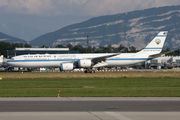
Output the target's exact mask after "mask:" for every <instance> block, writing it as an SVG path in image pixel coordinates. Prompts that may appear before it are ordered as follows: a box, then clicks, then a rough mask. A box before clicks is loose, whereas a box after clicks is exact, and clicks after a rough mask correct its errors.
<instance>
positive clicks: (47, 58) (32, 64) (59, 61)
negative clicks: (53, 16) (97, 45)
mask: <svg viewBox="0 0 180 120" xmlns="http://www.w3.org/2000/svg"><path fill="white" fill-rule="evenodd" d="M167 33H168V32H167V31H162V32H160V33H159V34H158V35H157V36H156V37H155V38H154V39H153V40H152V41H151V42H150V43H149V44H148V45H147V46H146V47H145V48H144V49H142V50H141V51H139V52H137V53H97V54H96V53H92V54H31V55H20V56H15V57H13V58H12V59H11V60H8V61H7V64H8V65H9V66H12V67H23V68H42V67H44V68H49V67H51V68H52V67H59V68H60V69H61V70H62V71H68V70H73V69H74V68H86V69H87V70H86V71H85V72H95V71H94V68H98V67H105V66H108V67H110V66H129V65H133V64H137V63H141V62H144V61H147V60H151V59H153V58H155V57H159V56H160V55H161V54H162V53H161V51H162V48H163V45H164V42H165V39H166V36H167Z"/></svg>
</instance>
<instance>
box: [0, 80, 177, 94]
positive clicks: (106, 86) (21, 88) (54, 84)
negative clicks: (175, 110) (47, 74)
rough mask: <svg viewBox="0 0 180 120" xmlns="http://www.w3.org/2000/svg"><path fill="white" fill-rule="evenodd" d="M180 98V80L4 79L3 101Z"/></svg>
mask: <svg viewBox="0 0 180 120" xmlns="http://www.w3.org/2000/svg"><path fill="white" fill-rule="evenodd" d="M59 89H60V90H61V93H60V96H61V97H180V78H68V79H64V78H60V79H47V78H46V79H39V78H36V79H3V80H0V97H57V95H58V90H59Z"/></svg>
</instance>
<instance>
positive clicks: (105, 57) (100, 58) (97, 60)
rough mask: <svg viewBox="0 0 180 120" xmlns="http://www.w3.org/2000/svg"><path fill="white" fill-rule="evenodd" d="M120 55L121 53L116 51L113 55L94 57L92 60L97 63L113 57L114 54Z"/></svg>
mask: <svg viewBox="0 0 180 120" xmlns="http://www.w3.org/2000/svg"><path fill="white" fill-rule="evenodd" d="M117 55H120V53H115V54H111V55H105V56H101V57H95V58H92V59H91V60H92V61H93V62H95V63H98V62H101V61H105V60H106V59H107V58H109V57H113V56H117Z"/></svg>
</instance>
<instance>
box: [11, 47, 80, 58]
mask: <svg viewBox="0 0 180 120" xmlns="http://www.w3.org/2000/svg"><path fill="white" fill-rule="evenodd" d="M46 53H48V54H68V53H69V54H75V53H79V51H78V50H71V51H69V48H15V50H7V58H11V57H13V56H17V55H25V54H46Z"/></svg>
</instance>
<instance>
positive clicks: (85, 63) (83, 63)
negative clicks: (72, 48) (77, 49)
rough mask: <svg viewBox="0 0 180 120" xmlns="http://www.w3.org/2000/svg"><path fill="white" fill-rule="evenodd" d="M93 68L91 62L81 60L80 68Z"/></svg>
mask: <svg viewBox="0 0 180 120" xmlns="http://www.w3.org/2000/svg"><path fill="white" fill-rule="evenodd" d="M91 66H92V62H91V60H79V67H83V68H87V67H91Z"/></svg>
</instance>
